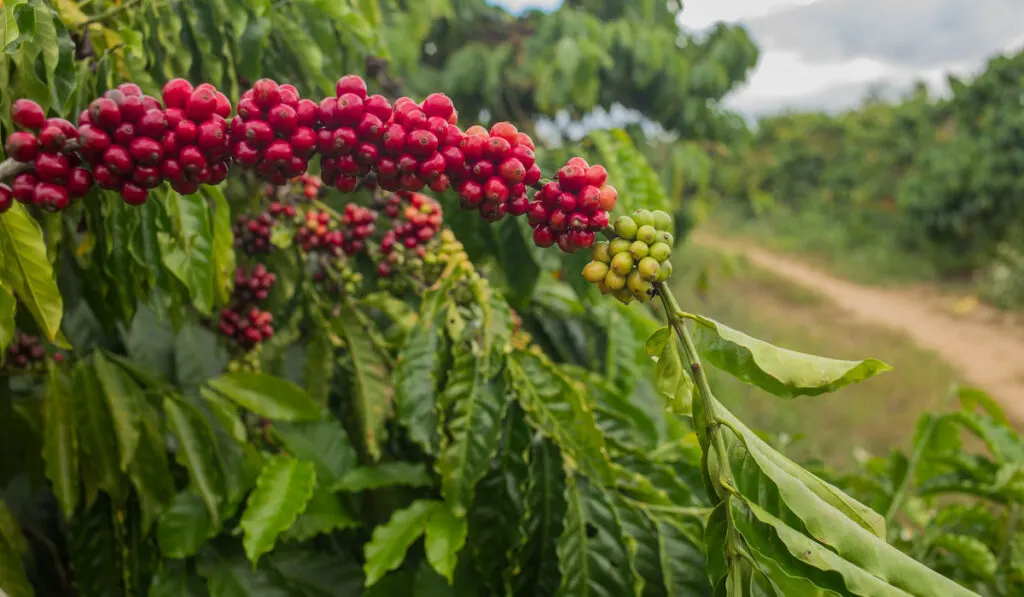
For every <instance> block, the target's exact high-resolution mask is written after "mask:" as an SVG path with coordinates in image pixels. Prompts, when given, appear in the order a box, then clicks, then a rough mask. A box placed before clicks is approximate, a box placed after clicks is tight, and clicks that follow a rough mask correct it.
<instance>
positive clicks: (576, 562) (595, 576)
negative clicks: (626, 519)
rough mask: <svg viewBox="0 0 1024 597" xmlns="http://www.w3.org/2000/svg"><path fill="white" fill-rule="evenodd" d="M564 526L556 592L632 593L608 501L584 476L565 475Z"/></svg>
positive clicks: (630, 577) (618, 531)
mask: <svg viewBox="0 0 1024 597" xmlns="http://www.w3.org/2000/svg"><path fill="white" fill-rule="evenodd" d="M565 501H566V504H567V505H568V506H567V508H566V513H565V522H564V524H565V526H564V529H563V530H562V535H561V537H559V539H558V566H559V569H560V570H561V571H562V585H561V587H560V588H559V592H558V594H559V595H566V596H568V595H589V594H591V593H593V594H596V595H616V596H619V595H621V596H626V595H632V594H633V587H634V580H635V579H634V577H633V574H632V571H631V569H630V566H629V552H628V548H627V547H626V544H625V539H624V537H623V534H622V527H621V526H620V525H619V523H618V521H617V519H616V517H615V513H614V511H613V510H612V507H611V504H610V503H609V501H608V498H607V496H606V495H605V494H604V493H603V491H602V490H601V489H600V488H598V487H596V486H594V485H593V484H592V483H590V482H589V481H588V480H587V479H586V478H584V477H577V476H573V475H568V476H567V478H566V486H565Z"/></svg>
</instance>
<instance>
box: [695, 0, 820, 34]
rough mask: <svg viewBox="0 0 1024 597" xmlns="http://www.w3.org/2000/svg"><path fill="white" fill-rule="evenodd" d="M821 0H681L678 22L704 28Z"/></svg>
mask: <svg viewBox="0 0 1024 597" xmlns="http://www.w3.org/2000/svg"><path fill="white" fill-rule="evenodd" d="M821 1H822V0H683V13H682V14H681V15H680V16H679V24H680V25H682V26H683V27H686V28H687V29H704V28H705V27H709V26H711V25H714V24H715V23H717V22H719V21H726V22H733V21H738V20H740V19H751V18H754V17H760V16H764V15H766V14H770V13H773V12H776V11H778V10H781V9H783V8H789V7H793V6H807V5H808V4H814V3H816V2H821Z"/></svg>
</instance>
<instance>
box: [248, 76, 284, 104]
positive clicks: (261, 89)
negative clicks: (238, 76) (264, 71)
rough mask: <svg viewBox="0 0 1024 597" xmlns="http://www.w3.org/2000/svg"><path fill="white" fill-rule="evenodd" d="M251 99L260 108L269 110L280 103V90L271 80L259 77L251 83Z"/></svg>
mask: <svg viewBox="0 0 1024 597" xmlns="http://www.w3.org/2000/svg"><path fill="white" fill-rule="evenodd" d="M252 99H253V101H255V102H256V105H257V106H259V107H260V108H262V109H264V110H269V109H270V108H273V107H274V106H276V105H278V104H279V103H281V91H280V90H279V89H278V86H277V83H276V82H274V81H273V80H271V79H260V80H259V81H256V82H255V83H253V85H252Z"/></svg>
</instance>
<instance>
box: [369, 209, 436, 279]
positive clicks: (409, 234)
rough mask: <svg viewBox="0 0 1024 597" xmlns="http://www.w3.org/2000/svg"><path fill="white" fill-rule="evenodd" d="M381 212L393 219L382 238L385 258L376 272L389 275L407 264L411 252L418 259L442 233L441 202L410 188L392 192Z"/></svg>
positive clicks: (381, 251)
mask: <svg viewBox="0 0 1024 597" xmlns="http://www.w3.org/2000/svg"><path fill="white" fill-rule="evenodd" d="M381 211H383V213H384V214H385V215H387V216H388V217H390V218H391V219H392V225H391V229H390V230H388V231H387V232H386V233H385V234H384V237H383V238H381V241H380V253H381V255H382V260H381V262H380V263H378V264H377V275H378V276H380V277H381V278H387V277H389V276H391V275H393V274H394V273H396V270H397V268H398V267H399V266H403V265H408V261H409V259H408V258H407V256H408V255H409V254H411V256H414V257H415V258H416V259H421V258H422V257H423V256H424V255H426V252H427V245H428V243H430V241H431V240H433V239H434V237H436V236H437V234H438V232H440V230H441V224H442V222H443V219H444V216H443V214H442V212H441V204H440V203H438V202H437V201H436V200H434V199H433V198H432V197H429V196H427V195H424V194H422V193H412V192H409V191H398V192H397V193H393V194H392V195H391V196H389V197H388V198H387V199H385V200H384V206H383V209H382V210H381ZM391 214H395V215H394V216H392V215H391Z"/></svg>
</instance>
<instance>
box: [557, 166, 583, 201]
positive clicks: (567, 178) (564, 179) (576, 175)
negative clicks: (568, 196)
mask: <svg viewBox="0 0 1024 597" xmlns="http://www.w3.org/2000/svg"><path fill="white" fill-rule="evenodd" d="M570 161H571V160H570ZM586 178H587V177H586V171H585V170H584V169H583V168H581V167H580V166H577V165H573V164H567V165H565V166H563V167H562V169H561V170H559V171H558V184H559V186H561V187H562V190H564V191H567V192H569V193H575V192H578V191H579V190H580V189H582V188H583V185H585V184H586Z"/></svg>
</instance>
